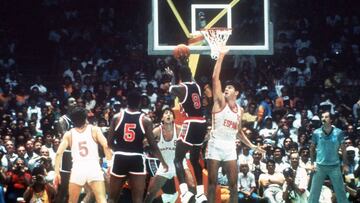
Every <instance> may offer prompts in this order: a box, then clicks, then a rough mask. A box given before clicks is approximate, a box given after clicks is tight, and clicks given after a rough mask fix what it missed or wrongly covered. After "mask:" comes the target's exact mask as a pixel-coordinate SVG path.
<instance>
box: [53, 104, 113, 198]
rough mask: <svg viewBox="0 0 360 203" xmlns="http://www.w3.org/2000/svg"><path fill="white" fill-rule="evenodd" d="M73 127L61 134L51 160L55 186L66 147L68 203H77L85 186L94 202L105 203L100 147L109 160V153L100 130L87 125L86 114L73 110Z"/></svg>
mask: <svg viewBox="0 0 360 203" xmlns="http://www.w3.org/2000/svg"><path fill="white" fill-rule="evenodd" d="M70 117H71V120H72V121H73V125H74V128H72V129H70V130H69V131H67V132H66V133H65V135H64V136H63V139H62V141H61V143H60V145H59V148H58V150H57V152H56V157H55V174H56V175H55V180H54V183H55V187H56V186H57V184H58V183H60V184H61V176H60V162H61V158H62V155H63V153H64V151H65V150H66V149H67V148H68V147H70V148H71V156H72V161H73V166H72V168H71V175H70V180H69V202H70V203H77V202H78V199H79V195H80V192H81V189H82V187H83V186H84V185H85V184H86V183H87V184H88V185H89V186H90V188H91V190H92V191H93V193H94V194H95V199H96V202H100V203H105V202H106V197H105V196H106V192H105V183H104V175H103V172H102V170H101V166H100V163H99V160H100V159H99V154H98V145H99V144H100V145H101V146H102V147H103V149H104V153H105V156H106V159H107V160H109V161H110V159H111V151H110V149H109V147H108V144H107V140H106V138H105V137H104V135H103V134H102V132H101V130H100V128H98V127H95V126H92V125H90V124H88V123H87V121H86V118H87V111H86V109H84V108H82V107H76V108H75V109H74V110H73V111H72V112H71V116H70Z"/></svg>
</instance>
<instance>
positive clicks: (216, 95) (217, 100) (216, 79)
mask: <svg viewBox="0 0 360 203" xmlns="http://www.w3.org/2000/svg"><path fill="white" fill-rule="evenodd" d="M225 54H226V51H221V52H220V55H219V58H218V60H217V61H216V63H215V67H214V71H213V75H212V86H213V89H212V91H213V100H214V106H213V112H217V111H220V110H221V109H222V108H223V107H224V106H225V104H226V103H225V102H226V101H225V97H224V95H223V92H222V87H221V81H220V72H221V68H222V63H223V60H224V57H225Z"/></svg>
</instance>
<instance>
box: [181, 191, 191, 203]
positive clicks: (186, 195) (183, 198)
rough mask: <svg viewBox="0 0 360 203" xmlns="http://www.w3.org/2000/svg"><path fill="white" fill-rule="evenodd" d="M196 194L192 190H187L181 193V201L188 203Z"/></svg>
mask: <svg viewBox="0 0 360 203" xmlns="http://www.w3.org/2000/svg"><path fill="white" fill-rule="evenodd" d="M193 196H194V194H193V193H192V192H190V191H186V192H185V193H184V194H181V195H180V199H181V203H188V202H189V201H190V199H191V198H192V197H193Z"/></svg>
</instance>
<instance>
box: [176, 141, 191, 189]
mask: <svg viewBox="0 0 360 203" xmlns="http://www.w3.org/2000/svg"><path fill="white" fill-rule="evenodd" d="M189 149H190V146H189V145H187V144H185V143H184V142H183V141H182V140H178V141H177V142H176V149H175V158H174V164H175V169H176V176H177V177H178V179H179V183H180V184H182V183H185V170H184V165H183V160H184V158H185V154H186V152H187V151H188V150H189Z"/></svg>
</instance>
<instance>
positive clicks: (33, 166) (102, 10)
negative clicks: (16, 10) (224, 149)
mask: <svg viewBox="0 0 360 203" xmlns="http://www.w3.org/2000/svg"><path fill="white" fill-rule="evenodd" d="M100 2H101V3H100ZM324 2H325V1H316V2H314V1H311V2H310V1H309V2H307V1H301V0H289V1H276V2H273V5H272V9H273V11H274V12H273V13H272V15H273V16H272V18H273V23H274V26H275V27H274V28H275V29H274V30H275V36H274V38H275V39H274V41H275V43H274V50H275V53H274V55H272V56H249V55H248V56H234V57H230V56H228V57H227V58H226V60H227V61H226V65H227V66H228V68H227V70H225V71H227V72H229V71H231V72H232V73H231V74H227V75H226V76H225V77H226V78H227V79H235V80H238V81H239V82H240V84H241V90H242V91H241V95H240V97H239V99H238V103H239V105H241V106H242V107H244V109H245V114H244V117H243V126H244V128H243V131H244V132H245V134H246V135H247V136H248V137H249V138H250V139H251V140H252V141H253V142H254V143H258V144H260V145H263V146H264V147H265V148H266V150H267V153H266V154H264V155H262V154H259V153H253V152H252V151H251V150H249V149H247V148H246V147H244V146H242V147H241V149H240V148H239V159H238V162H239V170H240V175H239V191H240V193H239V194H242V195H241V198H245V199H249V198H257V196H256V195H253V194H252V193H257V194H259V192H260V193H261V194H262V195H263V196H266V197H268V198H271V197H273V199H274V200H273V201H275V202H279V201H280V200H279V199H282V198H288V197H293V196H294V195H296V194H292V193H291V194H290V193H289V194H288V193H286V194H284V195H280V196H279V195H276V194H277V193H278V192H279V193H282V191H283V189H279V190H275V189H273V190H271V191H269V190H265V189H266V188H268V186H269V182H268V180H269V177H270V178H271V177H272V178H273V179H276V180H278V181H275V182H276V184H278V185H279V187H278V188H288V190H287V191H292V190H291V188H292V187H294V184H297V186H299V185H300V186H301V188H304V190H307V189H308V187H309V184H308V183H309V181H308V180H309V179H310V176H311V173H310V171H309V170H307V169H308V168H307V166H308V165H309V149H308V147H309V142H310V141H309V140H311V139H310V138H311V135H312V131H313V130H314V129H315V128H317V127H319V126H320V125H321V122H320V118H319V117H320V114H319V113H320V112H321V111H324V110H329V111H330V112H331V113H332V114H334V120H333V121H334V122H333V123H334V125H336V126H337V127H339V128H341V129H342V130H343V131H344V133H345V135H346V141H345V143H346V144H347V153H349V154H348V156H349V160H351V161H350V162H349V166H350V167H349V171H344V175H345V180H346V182H347V189H348V192H349V194H350V198H353V199H356V198H359V195H360V193H358V192H357V190H356V189H357V188H359V186H360V183H359V185H357V184H358V179H357V178H358V177H359V172H360V168H358V162H359V149H360V139H359V133H360V94H359V92H360V91H359V90H360V77H359V75H360V69H359V68H358V67H359V66H360V55H359V44H360V43H359V39H360V36H359V35H360V19H359V15H358V14H357V13H356V10H354V9H355V8H354V6H344V5H351V3H353V1H351V0H347V1H344V2H342V5H338V4H337V3H336V2H337V1H326V4H325V3H324ZM322 3H324V4H322ZM124 4H126V5H127V6H124ZM138 4H140V5H138ZM84 5H87V6H84ZM325 5H326V6H325ZM43 7H44V8H45V9H44V12H46V13H47V14H48V15H47V16H48V17H49V21H48V22H49V23H48V25H47V26H48V30H49V32H48V40H49V42H50V43H52V44H53V45H54V47H55V52H56V53H55V55H56V57H55V60H56V62H54V64H55V66H56V68H57V69H59V70H60V72H61V73H62V74H61V77H60V79H59V81H49V80H48V78H47V77H46V76H44V75H38V76H35V77H31V78H27V77H24V76H23V75H22V73H21V72H19V71H18V70H19V69H18V67H17V66H18V65H17V62H16V58H15V56H16V47H17V44H18V43H19V42H18V41H17V39H16V37H15V38H14V36H16V35H13V34H11V33H13V32H16V30H15V31H14V30H13V31H12V32H4V30H2V28H0V34H1V37H0V71H1V76H0V79H1V80H0V120H1V123H0V135H1V136H0V158H1V164H0V169H1V170H0V171H1V174H0V202H4V199H3V198H5V200H6V202H16V199H17V198H18V197H22V196H24V197H25V198H27V199H29V198H30V199H31V198H37V196H36V194H40V192H41V191H44V190H46V191H47V194H48V195H47V196H46V197H47V198H52V197H53V196H54V191H53V189H52V187H51V183H52V179H53V175H54V172H53V161H54V154H55V152H56V149H57V147H58V145H59V142H60V140H61V136H60V135H59V134H58V133H57V131H56V127H55V126H56V124H57V121H58V119H59V117H60V116H61V115H62V114H64V113H65V111H66V109H65V108H64V106H65V103H66V99H67V98H69V97H74V98H75V99H76V101H77V104H78V105H81V106H84V107H85V108H86V109H87V110H89V113H88V120H89V122H90V123H92V124H95V125H98V126H100V127H104V128H103V129H106V127H107V126H109V122H110V120H111V118H112V115H114V113H116V112H118V111H119V110H120V109H123V108H125V107H126V105H127V100H126V93H127V91H129V90H131V89H134V88H138V89H139V90H141V91H142V94H143V97H142V102H141V109H142V111H144V112H145V113H147V114H148V115H149V116H150V117H151V118H152V119H153V121H154V123H159V122H160V119H161V117H160V116H161V111H162V109H163V108H165V107H168V106H170V107H173V106H174V98H173V97H172V96H171V95H169V94H168V92H167V90H166V89H165V87H166V86H165V85H164V83H165V82H168V80H167V78H166V77H165V78H164V77H163V75H162V73H163V71H164V69H165V67H167V66H170V67H175V66H176V61H174V60H173V59H172V58H171V57H169V56H168V57H158V56H148V55H147V53H146V41H145V40H146V37H145V36H146V28H147V22H148V20H149V18H150V1H149V2H148V3H144V2H142V1H131V0H128V1H115V0H108V1H84V0H77V1H73V0H43ZM289 8H291V9H289ZM129 16H131V17H129ZM29 20H30V19H29ZM3 29H5V28H3ZM204 57H205V56H204ZM234 75H235V78H232V76H234ZM230 76H231V77H230ZM197 78H198V77H197ZM208 81H211V80H210V79H208V78H201V81H200V84H201V85H202V88H203V90H204V97H203V103H204V111H205V114H206V116H207V119H208V121H209V125H211V103H212V99H211V97H212V95H211V84H210V83H209V82H208ZM294 152H298V153H294ZM290 154H291V156H290ZM268 160H273V161H268ZM298 166H300V167H302V168H303V169H304V170H302V171H300V172H298V173H295V174H292V172H291V170H289V168H292V169H293V170H294V171H297V167H298ZM284 170H286V171H287V172H286V173H284V174H283V175H282V174H280V173H282V172H283V171H284ZM219 173H220V174H221V173H222V171H220V172H219ZM251 174H252V175H251ZM298 174H303V175H304V174H305V176H306V177H308V178H309V179H301V178H299V177H298ZM292 176H293V178H291V177H292ZM249 177H250V178H249ZM250 180H251V181H250ZM252 181H253V182H252ZM291 181H293V182H291ZM219 184H220V182H219ZM221 184H226V180H222V181H221ZM259 189H260V190H259ZM329 191H330V194H332V193H331V187H328V186H326V185H324V187H323V193H324V195H323V196H322V197H324V198H329V197H330V198H331V195H330V196H329V195H325V194H326V192H329ZM301 194H306V191H303V193H301ZM41 198H43V196H41ZM323 201H324V202H328V201H327V200H326V199H324V200H323ZM330 201H331V200H330ZM354 201H356V200H354Z"/></svg>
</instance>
